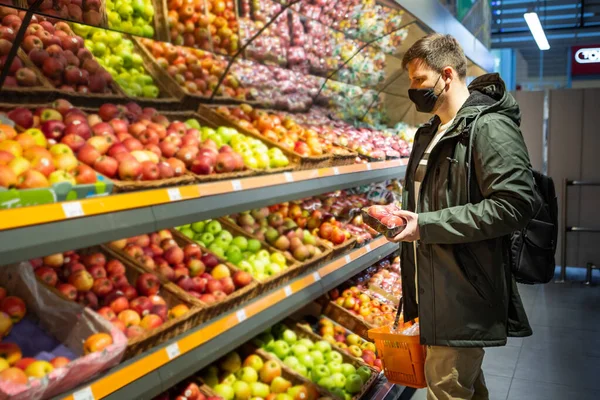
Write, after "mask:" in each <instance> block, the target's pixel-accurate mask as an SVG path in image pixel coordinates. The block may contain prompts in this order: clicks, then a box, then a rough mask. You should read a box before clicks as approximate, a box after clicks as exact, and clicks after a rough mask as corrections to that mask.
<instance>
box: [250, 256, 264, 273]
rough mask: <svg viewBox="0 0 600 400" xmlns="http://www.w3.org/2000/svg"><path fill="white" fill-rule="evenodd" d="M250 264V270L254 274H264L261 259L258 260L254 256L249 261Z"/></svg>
mask: <svg viewBox="0 0 600 400" xmlns="http://www.w3.org/2000/svg"><path fill="white" fill-rule="evenodd" d="M250 264H252V270H253V271H254V272H255V273H256V274H264V273H265V263H264V262H262V260H258V259H256V258H255V259H252V260H251V261H250Z"/></svg>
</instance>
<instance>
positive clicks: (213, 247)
mask: <svg viewBox="0 0 600 400" xmlns="http://www.w3.org/2000/svg"><path fill="white" fill-rule="evenodd" d="M208 250H210V252H211V253H213V254H214V255H215V256H217V257H218V258H221V259H222V258H225V250H223V248H222V247H221V246H220V245H219V244H218V243H216V242H212V243H211V244H210V246H208Z"/></svg>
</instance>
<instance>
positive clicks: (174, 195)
mask: <svg viewBox="0 0 600 400" xmlns="http://www.w3.org/2000/svg"><path fill="white" fill-rule="evenodd" d="M167 194H168V195H169V200H171V201H177V200H181V192H180V191H179V188H170V189H167Z"/></svg>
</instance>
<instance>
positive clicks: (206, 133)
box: [200, 126, 215, 141]
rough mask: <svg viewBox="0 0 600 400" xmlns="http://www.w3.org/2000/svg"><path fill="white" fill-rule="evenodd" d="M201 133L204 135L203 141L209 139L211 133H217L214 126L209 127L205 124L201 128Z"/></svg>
mask: <svg viewBox="0 0 600 400" xmlns="http://www.w3.org/2000/svg"><path fill="white" fill-rule="evenodd" d="M200 134H201V135H202V141H204V140H206V139H208V136H209V135H214V134H215V130H214V129H212V128H209V127H208V126H203V127H202V128H201V129H200Z"/></svg>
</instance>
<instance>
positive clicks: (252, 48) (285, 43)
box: [239, 0, 291, 67]
mask: <svg viewBox="0 0 600 400" xmlns="http://www.w3.org/2000/svg"><path fill="white" fill-rule="evenodd" d="M283 6H284V4H281V2H278V1H273V0H252V1H250V0H243V1H242V2H241V10H240V20H239V21H240V35H241V38H242V43H246V42H247V41H248V40H249V39H250V38H251V37H253V36H254V35H256V33H257V32H258V30H259V29H262V28H263V27H264V26H265V24H266V23H267V22H270V21H273V22H272V23H271V25H269V26H268V27H267V28H266V29H265V30H264V31H263V32H262V33H261V34H260V36H258V37H257V38H256V39H255V40H253V41H252V42H251V43H250V45H249V46H248V47H247V48H246V54H245V55H246V57H247V58H249V59H251V60H255V61H257V62H259V63H262V64H268V65H281V66H285V65H286V64H287V63H288V61H289V60H288V51H291V48H290V29H289V25H288V12H286V11H284V12H282V13H281V14H279V16H276V15H277V14H278V13H280V12H281V10H282V8H283ZM288 49H289V50H288ZM290 67H291V65H290Z"/></svg>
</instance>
